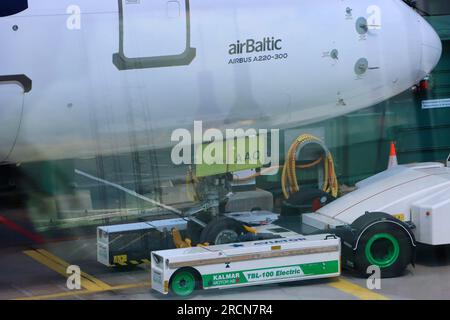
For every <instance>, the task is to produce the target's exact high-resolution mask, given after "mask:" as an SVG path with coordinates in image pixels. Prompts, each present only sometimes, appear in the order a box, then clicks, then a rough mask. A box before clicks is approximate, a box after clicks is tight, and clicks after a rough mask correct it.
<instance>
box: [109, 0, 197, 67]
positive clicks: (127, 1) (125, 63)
mask: <svg viewBox="0 0 450 320" xmlns="http://www.w3.org/2000/svg"><path fill="white" fill-rule="evenodd" d="M118 1H119V52H118V53H116V54H114V56H113V62H114V64H115V65H116V67H117V68H118V69H119V70H129V69H145V68H157V67H169V66H179V65H188V64H190V63H191V61H192V60H193V59H194V57H195V49H194V48H191V44H190V42H191V39H190V32H191V30H190V8H189V0H118Z"/></svg>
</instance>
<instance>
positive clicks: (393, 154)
mask: <svg viewBox="0 0 450 320" xmlns="http://www.w3.org/2000/svg"><path fill="white" fill-rule="evenodd" d="M395 166H398V161H397V151H395V143H394V142H393V141H392V142H391V150H390V151H389V163H388V169H390V168H392V167H395Z"/></svg>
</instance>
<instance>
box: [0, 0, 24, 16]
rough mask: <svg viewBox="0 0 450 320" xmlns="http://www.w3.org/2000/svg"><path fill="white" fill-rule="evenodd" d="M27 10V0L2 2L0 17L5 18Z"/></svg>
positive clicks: (3, 0) (4, 0) (5, 0)
mask: <svg viewBox="0 0 450 320" xmlns="http://www.w3.org/2000/svg"><path fill="white" fill-rule="evenodd" d="M26 9H28V0H2V1H1V2H0V17H7V16H12V15H14V14H17V13H19V12H22V11H24V10H26Z"/></svg>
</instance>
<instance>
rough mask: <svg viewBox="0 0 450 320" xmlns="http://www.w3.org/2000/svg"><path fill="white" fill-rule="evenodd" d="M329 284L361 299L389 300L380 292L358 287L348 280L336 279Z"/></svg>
mask: <svg viewBox="0 0 450 320" xmlns="http://www.w3.org/2000/svg"><path fill="white" fill-rule="evenodd" d="M329 285H330V286H331V287H333V288H336V289H338V290H341V291H343V292H345V293H348V294H351V295H352V296H355V297H357V298H359V299H362V300H389V298H388V297H386V296H383V295H382V294H379V293H376V292H374V291H373V290H369V289H366V288H363V287H360V286H358V285H356V284H354V283H352V282H350V281H348V280H344V279H337V280H336V281H333V282H331V283H330V284H329Z"/></svg>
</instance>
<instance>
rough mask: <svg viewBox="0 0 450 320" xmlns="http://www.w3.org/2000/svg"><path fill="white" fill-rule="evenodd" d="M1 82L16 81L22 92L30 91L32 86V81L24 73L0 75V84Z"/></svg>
mask: <svg viewBox="0 0 450 320" xmlns="http://www.w3.org/2000/svg"><path fill="white" fill-rule="evenodd" d="M2 82H8V83H17V84H18V85H20V86H21V87H22V88H23V91H24V93H28V92H30V91H31V89H32V88H33V81H32V80H31V79H30V78H28V77H27V76H26V75H24V74H12V75H6V76H0V84H1V83H2Z"/></svg>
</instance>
